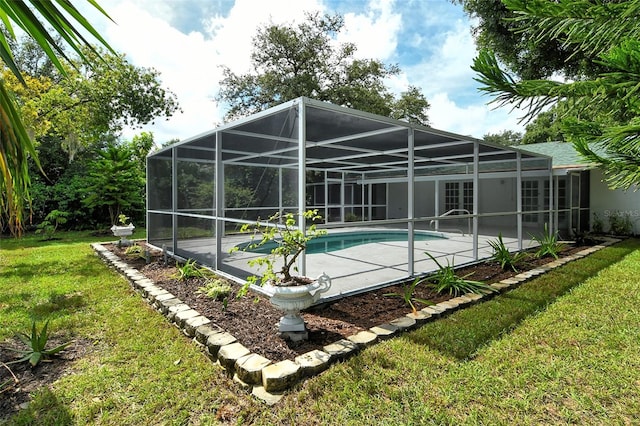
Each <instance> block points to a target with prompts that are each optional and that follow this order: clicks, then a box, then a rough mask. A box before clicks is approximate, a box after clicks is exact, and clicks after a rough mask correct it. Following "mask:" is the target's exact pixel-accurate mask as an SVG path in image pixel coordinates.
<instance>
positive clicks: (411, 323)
mask: <svg viewBox="0 0 640 426" xmlns="http://www.w3.org/2000/svg"><path fill="white" fill-rule="evenodd" d="M389 324H391V325H394V326H396V327H398V331H404V330H410V329H412V328H413V327H415V326H416V324H417V323H416V320H414V319H413V318H409V317H408V316H404V317H400V318H396V319H394V320H393V321H390V322H389Z"/></svg>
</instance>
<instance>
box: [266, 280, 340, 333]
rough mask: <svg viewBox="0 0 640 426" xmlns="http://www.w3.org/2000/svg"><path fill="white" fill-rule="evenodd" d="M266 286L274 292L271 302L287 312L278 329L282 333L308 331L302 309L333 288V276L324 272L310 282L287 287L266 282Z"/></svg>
mask: <svg viewBox="0 0 640 426" xmlns="http://www.w3.org/2000/svg"><path fill="white" fill-rule="evenodd" d="M264 288H265V290H266V291H267V292H269V293H270V294H272V296H271V299H270V302H271V304H272V305H274V306H276V307H277V308H279V309H281V310H283V311H284V312H285V315H284V316H283V317H282V318H280V322H279V323H278V330H279V331H280V332H281V333H306V327H305V324H304V320H303V319H302V317H301V316H300V311H301V310H304V309H307V308H308V307H310V306H311V305H313V304H314V303H316V302H317V301H318V299H320V295H321V294H322V293H324V292H326V291H327V290H329V288H331V278H329V276H328V275H327V274H324V273H323V274H322V275H320V276H319V277H318V278H317V279H316V280H315V281H313V282H311V283H309V284H297V285H294V286H286V287H285V286H273V285H271V284H266V285H265V286H264Z"/></svg>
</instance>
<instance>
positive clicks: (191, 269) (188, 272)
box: [173, 259, 212, 281]
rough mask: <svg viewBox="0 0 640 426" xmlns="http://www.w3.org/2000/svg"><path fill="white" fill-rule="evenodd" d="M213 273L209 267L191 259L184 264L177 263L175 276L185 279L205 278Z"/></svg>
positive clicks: (179, 279) (178, 278)
mask: <svg viewBox="0 0 640 426" xmlns="http://www.w3.org/2000/svg"><path fill="white" fill-rule="evenodd" d="M211 274H212V273H211V272H210V271H209V270H208V269H206V268H202V267H200V266H198V264H197V263H196V261H195V260H193V259H189V260H187V261H186V262H185V263H184V264H183V265H176V273H175V274H174V275H173V278H175V279H177V280H178V281H183V280H187V279H189V278H205V277H206V276H207V275H211Z"/></svg>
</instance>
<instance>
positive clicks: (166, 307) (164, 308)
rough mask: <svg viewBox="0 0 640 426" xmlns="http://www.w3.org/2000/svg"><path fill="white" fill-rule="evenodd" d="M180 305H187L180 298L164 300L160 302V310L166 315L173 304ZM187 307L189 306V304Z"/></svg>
mask: <svg viewBox="0 0 640 426" xmlns="http://www.w3.org/2000/svg"><path fill="white" fill-rule="evenodd" d="M178 305H184V306H187V305H186V304H185V303H184V302H183V301H182V300H180V299H178V298H173V299H169V300H163V301H162V302H160V312H162V313H163V314H164V315H169V311H170V308H171V307H172V306H178ZM187 308H189V307H188V306H187ZM174 315H175V312H174Z"/></svg>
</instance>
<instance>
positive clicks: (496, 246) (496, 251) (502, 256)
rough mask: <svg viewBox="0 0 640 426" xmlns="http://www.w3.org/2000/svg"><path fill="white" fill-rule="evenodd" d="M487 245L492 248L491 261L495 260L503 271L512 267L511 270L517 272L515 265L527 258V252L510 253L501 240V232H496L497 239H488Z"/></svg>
mask: <svg viewBox="0 0 640 426" xmlns="http://www.w3.org/2000/svg"><path fill="white" fill-rule="evenodd" d="M489 245H490V246H491V248H492V249H493V257H492V258H491V259H492V260H493V261H495V262H497V263H498V264H499V265H500V267H501V268H502V270H503V271H506V270H507V269H512V270H513V272H518V270H517V269H516V265H517V264H518V263H520V262H522V261H524V260H525V259H526V258H527V254H526V253H524V252H521V251H520V252H516V253H511V252H510V251H509V248H508V247H507V246H506V245H505V244H504V241H502V233H499V234H498V239H497V240H495V241H489Z"/></svg>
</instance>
